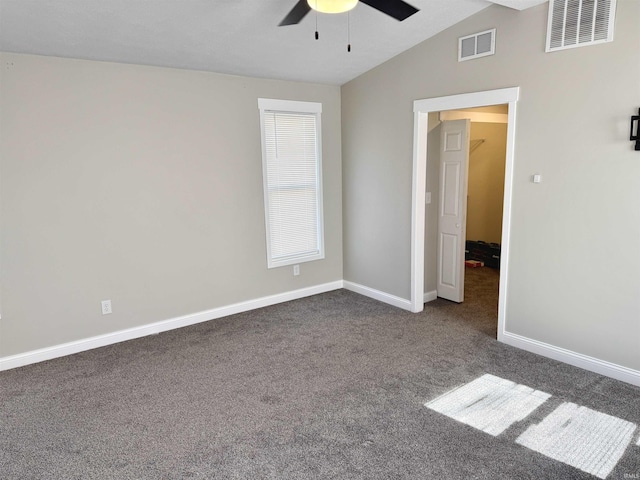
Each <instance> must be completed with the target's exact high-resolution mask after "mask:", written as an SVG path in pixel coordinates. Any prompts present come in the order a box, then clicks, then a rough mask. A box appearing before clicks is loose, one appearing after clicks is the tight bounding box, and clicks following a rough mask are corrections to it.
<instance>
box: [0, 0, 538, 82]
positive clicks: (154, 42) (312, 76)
mask: <svg viewBox="0 0 640 480" xmlns="http://www.w3.org/2000/svg"><path fill="white" fill-rule="evenodd" d="M407 1H408V3H410V4H412V5H413V6H415V7H417V8H419V9H420V11H419V12H418V13H416V14H415V15H413V16H411V17H409V18H408V19H406V20H405V21H403V22H398V21H396V20H394V19H392V18H391V17H388V16H386V15H384V14H382V13H380V12H379V11H377V10H375V9H373V8H371V7H369V6H368V5H365V4H358V5H357V6H356V8H355V9H354V10H353V11H351V12H350V13H349V14H338V15H327V14H317V15H316V14H315V13H313V12H312V13H310V14H308V15H307V16H306V17H305V18H304V20H303V21H302V22H301V23H300V24H298V25H292V26H286V27H278V23H279V22H280V21H281V20H282V18H283V17H284V16H285V15H286V14H287V13H288V12H289V10H290V9H291V8H292V7H293V5H294V4H295V3H296V0H0V50H1V51H5V52H14V53H27V54H37V55H52V56H59V57H69V58H79V59H89V60H101V61H112V62H122V63H134V64H141V65H156V66H164V67H175V68H185V69H193V70H204V71H212V72H220V73H228V74H235V75H246V76H253V77H263V78H275V79H287V80H296V81H304V82H315V83H325V84H333V85H342V84H343V83H345V82H347V81H349V80H351V79H353V78H355V77H357V76H358V75H360V74H362V73H364V72H366V71H367V70H370V69H371V68H373V67H375V66H377V65H379V64H381V63H383V62H384V61H386V60H388V59H390V58H392V57H394V56H395V55H397V54H399V53H401V52H402V51H404V50H406V49H408V48H410V47H412V46H414V45H416V44H418V43H420V42H422V41H424V40H426V39H427V38H429V37H431V36H433V35H435V34H436V33H438V32H440V31H442V30H444V29H446V28H448V27H449V26H451V25H453V24H455V23H458V22H459V21H461V20H463V19H464V18H466V17H468V16H471V15H473V14H475V13H477V12H479V11H480V10H483V9H484V8H487V7H488V6H490V5H492V4H494V3H497V4H501V5H504V6H506V7H509V8H516V9H519V10H521V9H524V8H528V7H531V6H533V5H536V4H540V3H543V2H544V1H546V0H407ZM316 22H317V29H318V32H319V36H320V38H319V39H318V40H315V38H314V32H315V31H316ZM469 33H474V32H469ZM349 35H350V43H351V46H352V50H351V52H350V53H349V52H347V43H348V42H349ZM453 48H455V47H453ZM454 51H455V50H454Z"/></svg>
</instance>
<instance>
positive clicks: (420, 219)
mask: <svg viewBox="0 0 640 480" xmlns="http://www.w3.org/2000/svg"><path fill="white" fill-rule="evenodd" d="M519 95H520V87H511V88H501V89H497V90H487V91H481V92H474V93H464V94H460V95H449V96H445V97H435V98H425V99H421V100H416V101H414V102H413V116H414V120H413V180H412V195H411V200H412V206H411V311H412V312H416V313H417V312H421V311H422V310H424V293H425V292H424V267H425V265H424V241H425V240H424V237H425V234H424V228H425V193H426V192H425V189H426V182H427V136H428V125H429V113H431V112H440V111H441V110H456V109H463V108H472V107H484V106H489V105H500V104H505V103H506V104H508V105H509V113H508V123H507V154H506V164H505V176H504V198H503V202H502V244H501V251H500V291H499V297H498V340H500V341H502V339H503V336H504V332H505V323H506V306H507V287H508V273H509V272H508V270H509V269H508V266H509V239H510V234H511V197H512V191H513V166H514V151H515V135H516V104H517V102H518V98H519Z"/></svg>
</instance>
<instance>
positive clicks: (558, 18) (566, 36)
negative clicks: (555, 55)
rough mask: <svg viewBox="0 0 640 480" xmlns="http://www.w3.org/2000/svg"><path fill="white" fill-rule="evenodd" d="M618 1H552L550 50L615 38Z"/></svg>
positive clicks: (548, 38) (550, 3)
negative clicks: (614, 22)
mask: <svg viewBox="0 0 640 480" xmlns="http://www.w3.org/2000/svg"><path fill="white" fill-rule="evenodd" d="M615 12H616V0H550V1H549V20H548V24H547V52H553V51H555V50H564V49H566V48H575V47H584V46H587V45H594V44H598V43H605V42H611V41H613V20H614V18H615Z"/></svg>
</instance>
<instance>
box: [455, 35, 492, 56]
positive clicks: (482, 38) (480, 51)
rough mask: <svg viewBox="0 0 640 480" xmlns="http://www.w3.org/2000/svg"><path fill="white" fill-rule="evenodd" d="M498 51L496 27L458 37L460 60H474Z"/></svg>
mask: <svg viewBox="0 0 640 480" xmlns="http://www.w3.org/2000/svg"><path fill="white" fill-rule="evenodd" d="M494 53H496V29H495V28H493V29H491V30H486V31H484V32H480V33H474V34H473V35H468V36H466V37H460V38H459V39H458V61H459V62H463V61H465V60H472V59H474V58H480V57H486V56H487V55H493V54H494Z"/></svg>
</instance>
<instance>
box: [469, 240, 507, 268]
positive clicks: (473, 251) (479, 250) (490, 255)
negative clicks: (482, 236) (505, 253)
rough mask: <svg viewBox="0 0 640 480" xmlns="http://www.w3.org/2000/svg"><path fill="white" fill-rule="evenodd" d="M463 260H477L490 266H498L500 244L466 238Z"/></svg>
mask: <svg viewBox="0 0 640 480" xmlns="http://www.w3.org/2000/svg"><path fill="white" fill-rule="evenodd" d="M465 260H478V261H480V262H484V264H485V266H487V267H490V268H500V244H498V243H487V242H483V241H482V240H477V241H474V240H467V243H466V249H465Z"/></svg>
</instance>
